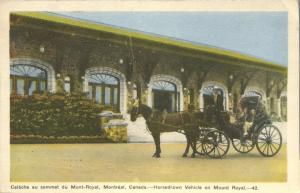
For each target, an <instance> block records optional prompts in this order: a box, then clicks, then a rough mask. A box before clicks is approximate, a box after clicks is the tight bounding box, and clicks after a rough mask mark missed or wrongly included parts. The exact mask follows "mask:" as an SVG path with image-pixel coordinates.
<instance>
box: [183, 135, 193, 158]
mask: <svg viewBox="0 0 300 193" xmlns="http://www.w3.org/2000/svg"><path fill="white" fill-rule="evenodd" d="M185 137H186V148H185V151H184V153H183V154H182V157H187V154H188V153H189V150H190V146H191V140H190V136H189V133H188V132H186V131H185Z"/></svg>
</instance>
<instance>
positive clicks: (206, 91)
mask: <svg viewBox="0 0 300 193" xmlns="http://www.w3.org/2000/svg"><path fill="white" fill-rule="evenodd" d="M214 90H216V91H217V92H218V94H219V95H221V97H222V99H223V110H228V109H227V108H228V92H227V89H226V87H225V86H224V85H222V84H220V83H218V82H205V83H204V84H203V86H202V88H201V90H200V109H204V108H205V107H207V106H208V105H211V103H213V100H212V95H213V92H214Z"/></svg>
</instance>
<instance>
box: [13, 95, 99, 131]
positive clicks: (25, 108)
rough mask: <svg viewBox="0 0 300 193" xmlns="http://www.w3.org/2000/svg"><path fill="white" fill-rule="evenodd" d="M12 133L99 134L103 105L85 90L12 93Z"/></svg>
mask: <svg viewBox="0 0 300 193" xmlns="http://www.w3.org/2000/svg"><path fill="white" fill-rule="evenodd" d="M10 104H11V106H10V127H11V134H25V135H29V134H34V135H43V136H68V135H76V136H79V135H97V134H98V135H99V133H100V129H99V120H98V114H99V113H100V112H101V111H102V110H103V106H100V105H99V104H97V103H95V102H94V101H93V100H90V99H88V98H87V97H86V96H85V95H84V94H83V93H72V94H66V93H60V94H51V93H44V94H42V95H39V94H34V95H33V96H22V97H21V96H15V95H14V96H13V95H12V96H11V101H10Z"/></svg>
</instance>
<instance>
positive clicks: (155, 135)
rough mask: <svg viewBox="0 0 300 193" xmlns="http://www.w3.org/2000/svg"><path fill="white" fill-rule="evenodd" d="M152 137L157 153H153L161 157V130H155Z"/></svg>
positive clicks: (154, 155)
mask: <svg viewBox="0 0 300 193" xmlns="http://www.w3.org/2000/svg"><path fill="white" fill-rule="evenodd" d="M152 137H153V139H154V143H155V153H154V154H153V157H160V153H161V150H160V133H159V132H153V133H152Z"/></svg>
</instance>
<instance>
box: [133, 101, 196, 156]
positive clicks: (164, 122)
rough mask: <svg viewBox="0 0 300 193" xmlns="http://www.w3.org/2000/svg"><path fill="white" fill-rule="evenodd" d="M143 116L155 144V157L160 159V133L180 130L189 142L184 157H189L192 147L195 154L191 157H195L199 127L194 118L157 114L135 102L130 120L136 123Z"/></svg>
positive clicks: (184, 114)
mask: <svg viewBox="0 0 300 193" xmlns="http://www.w3.org/2000/svg"><path fill="white" fill-rule="evenodd" d="M139 115H142V116H143V118H144V119H145V120H146V125H147V128H148V129H149V131H150V132H151V135H152V137H153V139H154V143H155V147H156V148H155V152H154V154H153V157H156V158H159V157H160V154H161V148H160V133H162V132H176V131H178V129H180V130H183V131H184V134H185V136H186V140H187V146H186V148H185V151H184V153H183V155H182V156H183V157H187V154H188V153H189V148H190V147H192V149H193V153H192V155H191V157H195V154H196V152H197V151H196V146H195V144H196V143H195V142H196V140H197V137H198V135H199V134H198V127H197V125H196V124H193V121H192V116H191V115H190V114H188V113H187V112H186V113H171V114H166V113H163V112H155V111H153V110H152V109H151V108H150V107H149V106H147V105H145V104H141V103H139V102H138V101H135V102H133V105H132V109H131V113H130V119H131V121H133V122H134V121H136V119H137V117H138V116H139Z"/></svg>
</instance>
